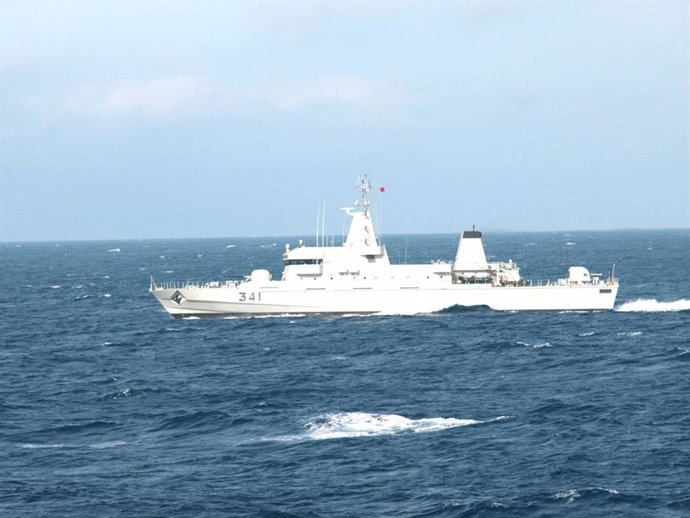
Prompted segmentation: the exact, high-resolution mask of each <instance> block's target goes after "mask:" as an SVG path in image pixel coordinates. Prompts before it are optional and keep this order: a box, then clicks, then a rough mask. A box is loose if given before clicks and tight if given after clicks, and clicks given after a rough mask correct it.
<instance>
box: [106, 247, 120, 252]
mask: <svg viewBox="0 0 690 518" xmlns="http://www.w3.org/2000/svg"><path fill="white" fill-rule="evenodd" d="M108 252H120V249H119V248H111V249H110V250H108Z"/></svg>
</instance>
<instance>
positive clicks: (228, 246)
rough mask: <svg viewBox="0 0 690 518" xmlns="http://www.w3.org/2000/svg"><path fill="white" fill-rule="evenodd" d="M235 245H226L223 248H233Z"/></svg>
mask: <svg viewBox="0 0 690 518" xmlns="http://www.w3.org/2000/svg"><path fill="white" fill-rule="evenodd" d="M236 246H237V245H227V246H226V247H225V248H235V247H236Z"/></svg>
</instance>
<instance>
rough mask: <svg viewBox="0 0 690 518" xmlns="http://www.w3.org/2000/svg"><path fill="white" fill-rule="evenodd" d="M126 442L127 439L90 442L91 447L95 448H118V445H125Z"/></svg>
mask: <svg viewBox="0 0 690 518" xmlns="http://www.w3.org/2000/svg"><path fill="white" fill-rule="evenodd" d="M125 444H127V441H104V442H96V443H93V444H89V448H93V449H96V450H104V449H106V448H116V447H117V446H124V445H125Z"/></svg>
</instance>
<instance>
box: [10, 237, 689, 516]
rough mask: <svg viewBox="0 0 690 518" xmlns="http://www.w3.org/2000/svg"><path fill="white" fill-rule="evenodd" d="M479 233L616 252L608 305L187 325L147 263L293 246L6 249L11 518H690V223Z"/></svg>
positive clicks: (394, 252)
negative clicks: (166, 304) (579, 309)
mask: <svg viewBox="0 0 690 518" xmlns="http://www.w3.org/2000/svg"><path fill="white" fill-rule="evenodd" d="M485 238H486V239H485V244H486V246H487V251H488V253H489V255H490V256H493V257H495V258H497V259H499V258H500V259H508V258H512V259H514V260H517V261H518V263H519V264H520V265H521V266H522V272H523V274H524V275H525V276H528V277H531V278H533V279H539V278H542V279H546V278H556V277H558V276H565V274H566V272H567V267H568V266H570V265H573V264H584V265H586V266H588V267H590V268H591V270H592V271H601V272H603V273H606V271H607V269H608V268H609V267H610V264H611V263H614V262H615V263H616V274H617V276H619V277H620V279H621V283H622V286H621V290H620V293H619V299H618V302H617V310H616V311H612V312H593V313H498V312H493V311H491V310H488V309H469V310H460V309H452V310H449V311H446V312H443V313H441V314H435V315H424V316H372V317H345V318H333V317H330V318H324V317H303V318H296V317H285V318H264V319H244V320H238V319H235V320H182V321H176V320H173V319H172V318H170V317H169V316H168V315H167V314H166V313H165V312H164V311H163V309H162V308H161V307H160V306H159V305H158V303H157V302H156V301H155V300H154V299H153V298H152V297H151V296H150V295H149V294H148V293H147V288H148V284H149V277H150V275H151V274H152V273H153V274H154V275H155V276H156V278H157V279H160V280H220V279H225V278H229V277H232V276H235V275H242V274H246V273H248V272H249V271H251V270H252V269H253V268H254V267H263V266H268V267H269V268H270V269H271V270H272V271H273V273H274V275H276V274H278V273H279V272H280V270H281V268H280V256H281V253H282V249H283V246H284V242H285V239H284V238H263V239H214V240H181V241H122V242H88V243H57V244H55V243H22V244H21V245H18V244H15V243H5V244H1V245H0V261H1V264H2V269H1V270H0V275H1V282H0V290H1V292H0V314H1V315H2V317H1V319H0V337H1V338H0V340H1V341H2V346H1V347H0V396H1V399H0V515H2V516H31V517H33V516H51V517H53V516H137V517H139V516H161V517H163V516H165V517H168V516H277V517H283V516H284V517H288V516H298V517H321V516H352V517H362V516H425V517H437V516H438V517H441V516H443V517H446V516H449V517H450V516H562V515H566V516H671V517H673V516H678V517H680V516H689V515H690V338H689V337H690V332H689V331H690V311H689V310H690V274H689V273H688V259H689V257H690V253H689V252H690V232H689V231H687V230H679V231H620V232H586V233H585V232H572V233H570V234H564V233H532V234H530V233H522V234H517V233H511V234H496V235H487V236H485ZM291 241H292V242H293V244H294V243H295V242H296V239H292V240H291ZM274 243H275V246H274ZM567 243H571V244H567ZM387 244H388V247H389V251H390V255H391V257H392V258H393V259H398V258H400V259H402V260H404V259H405V257H407V260H408V262H417V261H431V260H434V259H439V258H440V259H452V257H453V256H454V253H455V248H456V246H457V236H410V237H409V238H407V237H405V236H394V237H390V238H388V239H387ZM228 245H235V246H233V247H228ZM115 248H119V249H120V250H121V251H120V252H109V250H111V249H115ZM664 310H667V311H664Z"/></svg>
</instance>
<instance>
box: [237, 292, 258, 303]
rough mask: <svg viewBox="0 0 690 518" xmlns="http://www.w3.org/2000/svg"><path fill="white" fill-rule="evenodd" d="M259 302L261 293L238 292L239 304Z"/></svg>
mask: <svg viewBox="0 0 690 518" xmlns="http://www.w3.org/2000/svg"><path fill="white" fill-rule="evenodd" d="M260 300H261V292H260V291H259V292H256V293H254V292H253V291H251V292H249V293H247V292H246V291H240V302H259V301H260Z"/></svg>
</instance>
